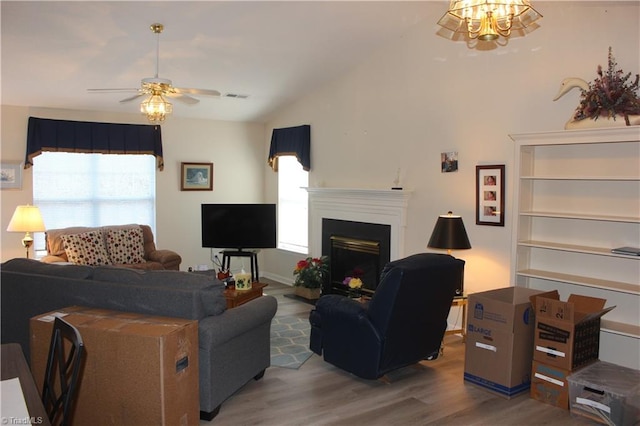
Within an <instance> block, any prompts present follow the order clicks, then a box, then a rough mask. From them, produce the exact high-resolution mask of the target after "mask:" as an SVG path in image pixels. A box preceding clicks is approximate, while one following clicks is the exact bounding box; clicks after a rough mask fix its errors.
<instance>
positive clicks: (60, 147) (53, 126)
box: [24, 117, 164, 170]
mask: <svg viewBox="0 0 640 426" xmlns="http://www.w3.org/2000/svg"><path fill="white" fill-rule="evenodd" d="M45 151H53V152H56V151H60V152H85V153H101V154H150V155H153V156H155V157H156V163H157V166H158V170H162V169H163V168H164V159H163V157H162V133H161V131H160V126H159V125H148V124H117V123H95V122H89V121H69V120H52V119H48V118H36V117H29V129H28V131H27V153H26V157H25V162H24V168H25V169H27V168H29V167H31V166H33V158H34V157H36V156H38V155H40V154H41V153H42V152H45Z"/></svg>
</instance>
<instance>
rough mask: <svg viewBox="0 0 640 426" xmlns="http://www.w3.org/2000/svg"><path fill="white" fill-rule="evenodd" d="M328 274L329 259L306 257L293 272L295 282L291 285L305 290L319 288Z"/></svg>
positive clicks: (325, 257)
mask: <svg viewBox="0 0 640 426" xmlns="http://www.w3.org/2000/svg"><path fill="white" fill-rule="evenodd" d="M328 273H329V258H328V257H327V256H322V257H307V258H306V259H303V260H300V261H299V262H298V263H297V264H296V268H295V269H294V270H293V275H295V280H294V283H293V285H294V286H296V287H298V286H301V287H306V288H321V287H322V283H323V282H324V277H325V276H326V275H327V274H328Z"/></svg>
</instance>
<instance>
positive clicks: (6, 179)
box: [0, 161, 22, 189]
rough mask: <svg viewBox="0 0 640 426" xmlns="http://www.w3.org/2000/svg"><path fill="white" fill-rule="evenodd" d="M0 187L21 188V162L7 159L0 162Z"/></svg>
mask: <svg viewBox="0 0 640 426" xmlns="http://www.w3.org/2000/svg"><path fill="white" fill-rule="evenodd" d="M0 188H2V189H22V163H20V162H9V161H7V162H4V161H3V162H2V163H0Z"/></svg>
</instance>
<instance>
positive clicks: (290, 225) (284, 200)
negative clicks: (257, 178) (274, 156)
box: [278, 156, 309, 254]
mask: <svg viewBox="0 0 640 426" xmlns="http://www.w3.org/2000/svg"><path fill="white" fill-rule="evenodd" d="M307 186H309V173H308V172H306V171H304V170H303V169H302V165H301V164H300V163H299V162H298V160H297V159H296V157H294V156H280V157H279V158H278V248H279V249H283V250H289V251H293V252H297V253H302V254H307V253H308V252H309V227H308V223H309V212H308V210H309V208H308V201H307V198H308V197H307V191H306V190H305V189H302V188H305V187H307Z"/></svg>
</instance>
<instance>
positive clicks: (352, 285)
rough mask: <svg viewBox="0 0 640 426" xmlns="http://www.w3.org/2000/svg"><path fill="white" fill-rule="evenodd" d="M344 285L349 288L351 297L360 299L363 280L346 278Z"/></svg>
mask: <svg viewBox="0 0 640 426" xmlns="http://www.w3.org/2000/svg"><path fill="white" fill-rule="evenodd" d="M342 284H344V285H346V286H347V287H349V295H350V296H351V297H360V289H361V288H362V280H361V279H360V278H356V277H346V278H345V279H344V280H343V281H342Z"/></svg>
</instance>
